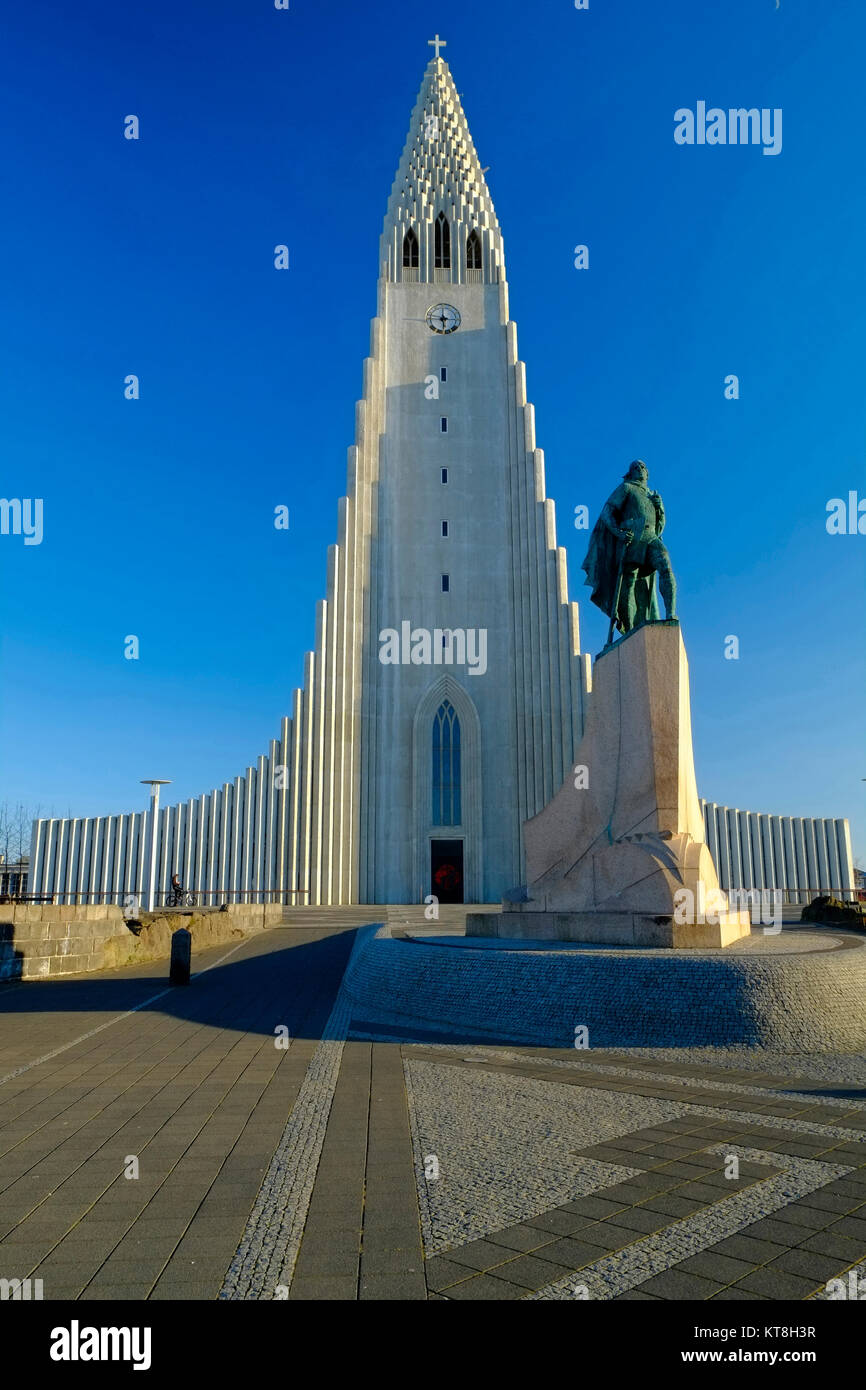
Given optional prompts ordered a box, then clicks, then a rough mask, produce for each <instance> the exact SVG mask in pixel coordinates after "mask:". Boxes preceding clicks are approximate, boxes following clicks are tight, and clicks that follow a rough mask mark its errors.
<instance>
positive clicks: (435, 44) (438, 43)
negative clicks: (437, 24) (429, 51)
mask: <svg viewBox="0 0 866 1390" xmlns="http://www.w3.org/2000/svg"><path fill="white" fill-rule="evenodd" d="M427 47H428V48H435V49H436V57H437V58H438V57H439V49H440V48H447V47H448V44H447V43H446V41H445V39H440V37H439V35H438V34H437V35H436V37H435V39H428V40H427Z"/></svg>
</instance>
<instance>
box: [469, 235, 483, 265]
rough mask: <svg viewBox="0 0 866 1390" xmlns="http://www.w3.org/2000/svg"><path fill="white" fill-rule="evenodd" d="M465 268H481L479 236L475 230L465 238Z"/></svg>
mask: <svg viewBox="0 0 866 1390" xmlns="http://www.w3.org/2000/svg"><path fill="white" fill-rule="evenodd" d="M466 269H467V270H480V269H481V238H480V236H479V235H478V233H477V232H476V231H475V230H473V231H471V232H470V233H469V235H468V237H467V238H466Z"/></svg>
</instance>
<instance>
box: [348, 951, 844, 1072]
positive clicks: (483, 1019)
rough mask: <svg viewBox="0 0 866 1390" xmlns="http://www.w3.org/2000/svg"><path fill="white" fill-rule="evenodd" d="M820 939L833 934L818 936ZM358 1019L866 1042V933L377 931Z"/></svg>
mask: <svg viewBox="0 0 866 1390" xmlns="http://www.w3.org/2000/svg"><path fill="white" fill-rule="evenodd" d="M822 944H823V943H822ZM346 987H347V989H348V991H349V993H350V995H351V997H352V999H353V1000H354V1001H355V1008H354V1011H353V1016H354V1019H355V1020H356V1021H359V1022H370V1023H375V1022H377V1021H378V1022H381V1023H385V1024H392V1025H394V1026H398V1027H402V1026H406V1027H407V1028H408V1027H409V1025H410V1024H413V1025H414V1026H415V1028H422V1029H426V1030H437V1031H443V1032H446V1033H453V1034H455V1035H462V1036H463V1037H465V1038H466V1039H467V1040H471V1039H472V1038H477V1037H485V1038H494V1037H495V1038H496V1039H498V1040H500V1041H501V1040H510V1041H512V1042H515V1043H530V1044H533V1043H534V1044H536V1045H542V1046H548V1047H571V1046H573V1045H574V1036H575V1028H576V1027H577V1026H578V1025H581V1024H583V1025H586V1027H587V1028H588V1030H589V1045H590V1047H696V1046H719V1047H723V1046H725V1047H730V1046H735V1045H743V1046H751V1047H772V1048H778V1049H779V1050H783V1051H792V1052H823V1051H840V1052H850V1051H857V1050H859V1049H862V1048H863V1047H864V1046H866V944H864V943H861V942H860V941H858V940H856V939H854V938H853V937H847V938H843V939H842V944H841V945H840V946H838V947H836V948H834V949H826V947H825V949H821V950H814V951H809V950H805V949H804V950H803V951H802V952H792V951H790V950H780V951H778V953H777V954H775V955H774V954H773V947H772V944H770V945H769V946H768V948H767V951H766V952H765V953H762V954H750V955H747V954H742V955H735V954H733V953H732V952H730V951H728V952H721V951H720V952H718V953H715V954H705V955H701V954H699V953H698V952H688V953H682V954H679V953H678V952H676V951H651V952H637V951H629V952H610V951H603V950H591V951H580V950H566V951H559V952H557V951H545V950H544V949H541V950H539V951H537V952H536V951H528V950H509V949H505V948H492V947H487V948H486V949H472V948H471V947H467V946H465V945H459V946H458V945H452V946H449V945H448V944H446V943H445V942H444V941H443V944H442V945H439V944H436V945H433V944H430V945H428V944H424V943H422V942H413V941H393V940H389V939H387V938H386V937H385V936H384V935H378V936H376V937H375V938H372V939H371V940H370V941H368V942H367V943H365V945H364V947H363V949H361V950H359V951H358V952H356V954H355V956H354V957H353V960H352V963H351V966H350V968H349V971H348V973H347V976H346Z"/></svg>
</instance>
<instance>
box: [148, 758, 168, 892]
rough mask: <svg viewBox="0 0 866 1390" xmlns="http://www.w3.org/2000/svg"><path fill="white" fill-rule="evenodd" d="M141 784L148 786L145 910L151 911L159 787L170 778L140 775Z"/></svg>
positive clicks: (154, 890) (154, 873) (154, 874)
mask: <svg viewBox="0 0 866 1390" xmlns="http://www.w3.org/2000/svg"><path fill="white" fill-rule="evenodd" d="M141 784H142V786H144V787H150V835H149V841H150V844H149V855H148V861H147V862H148V869H147V901H146V904H145V909H144V910H145V912H153V911H154V908H155V906H156V842H157V833H156V832H157V824H158V813H159V789H160V787H168V786H170V785H171V778H166V777H142V779H141Z"/></svg>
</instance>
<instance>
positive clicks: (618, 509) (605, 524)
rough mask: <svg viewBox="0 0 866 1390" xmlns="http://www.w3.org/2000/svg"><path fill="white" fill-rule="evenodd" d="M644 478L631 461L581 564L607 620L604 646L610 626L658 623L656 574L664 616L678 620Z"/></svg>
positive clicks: (658, 509) (644, 471) (639, 464)
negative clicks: (608, 624) (607, 625)
mask: <svg viewBox="0 0 866 1390" xmlns="http://www.w3.org/2000/svg"><path fill="white" fill-rule="evenodd" d="M648 479H649V469H648V468H647V466H646V464H645V463H644V462H643V461H642V459H635V461H634V463H633V464H631V465H630V467H629V470H628V472H627V473H626V475H625V478H624V480H623V482H621V483H620V485H619V487H618V488H617V489H616V491H615V492H612V493H611V495H610V497H609V498H608V499H607V502H606V503H605V505H604V508H603V510H602V513H601V516H600V517H599V519H598V521H597V522H596V523H595V527H594V528H593V532H592V535H591V536H590V540H589V549H588V551H587V552H586V559H585V560H584V562H583V568H584V569H585V570H586V583H587V584H589V585H591V587H592V601H593V603H595V604H597V605H598V607H599V608H601V609H602V611H603V612H605V613H607V615H608V617H609V618H610V630H609V632H608V638H607V640H608V642H610V641H611V640H612V638H613V630H614V627H616V628H618V629H619V631H620V632H621V633H623V634H625V633H627V632H631V631H632V629H633V628H635V627H638V626H639V625H640V624H641V623H652V622H658V620H659V610H658V602H657V600H656V593H655V577H656V574H658V577H659V589H660V590H661V595H662V598H663V599H664V605H665V617H666V618H676V615H677V614H676V603H677V586H676V581H675V579H674V575H673V570H672V569H671V561H670V556H669V555H668V552H667V546H666V545H665V543H664V541H663V540H662V538H661V535H662V531H663V530H664V525H665V509H664V507H663V506H662V499H661V498H660V497H659V494H658V493H657V492H650V490H649V488H648V487H647V481H648Z"/></svg>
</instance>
